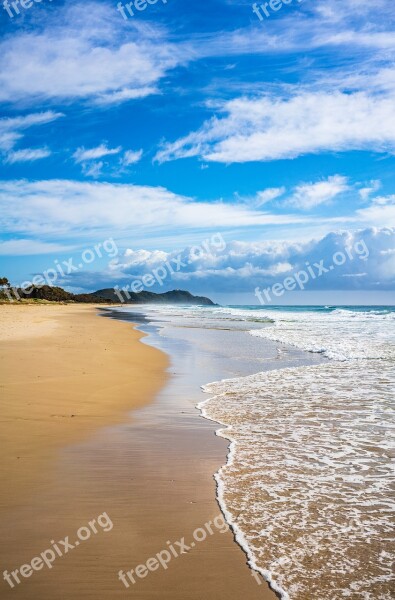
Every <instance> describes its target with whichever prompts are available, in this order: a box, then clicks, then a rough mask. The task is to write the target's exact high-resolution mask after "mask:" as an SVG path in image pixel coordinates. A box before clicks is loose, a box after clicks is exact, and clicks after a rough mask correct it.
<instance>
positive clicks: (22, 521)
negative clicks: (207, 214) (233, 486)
mask: <svg viewBox="0 0 395 600" xmlns="http://www.w3.org/2000/svg"><path fill="white" fill-rule="evenodd" d="M20 310H22V311H23V313H26V315H27V320H25V321H24V322H21V323H20V327H19V333H18V332H17V331H16V330H14V332H13V335H14V336H15V339H10V338H9V336H8V339H7V341H6V344H3V346H2V348H3V352H2V353H1V362H2V375H3V380H4V381H5V386H6V387H5V388H3V389H4V391H5V395H4V396H5V398H6V402H5V404H4V408H3V411H4V410H5V411H6V414H7V424H6V431H7V436H8V450H7V453H6V454H4V456H3V466H4V469H2V470H3V474H6V482H7V484H6V486H5V489H6V491H5V492H3V495H2V498H1V508H2V526H1V535H2V539H3V550H2V553H1V564H2V567H3V569H8V571H12V569H13V568H15V567H18V565H23V564H26V563H28V562H29V561H30V560H31V559H32V558H33V557H34V556H37V553H39V552H40V551H42V550H44V549H45V548H47V547H48V544H49V540H61V539H63V538H64V536H65V535H66V534H70V539H71V540H72V539H73V538H72V535H73V532H75V531H76V530H77V529H78V528H79V527H80V526H82V525H84V524H85V523H87V522H89V520H90V519H92V517H94V516H95V515H99V514H102V513H103V512H106V514H108V516H109V517H110V519H111V520H112V523H113V529H112V531H111V532H109V533H106V535H101V536H100V535H96V536H94V537H93V538H91V539H90V540H89V542H85V543H84V544H83V546H82V545H81V546H80V547H79V548H78V550H73V552H70V553H69V554H68V555H67V556H66V557H62V558H61V559H59V562H58V563H57V564H56V567H55V566H54V568H51V569H44V570H42V571H40V572H37V573H34V577H31V579H28V580H22V582H21V584H20V585H18V586H17V587H15V588H13V589H11V588H10V587H9V586H8V585H7V584H6V582H5V581H2V582H1V585H2V597H4V598H5V599H6V598H21V599H23V600H37V598H38V597H39V598H40V600H46V599H48V600H49V599H52V598H53V597H54V595H56V593H58V590H59V589H61V590H62V597H63V598H74V597H84V598H86V599H88V598H89V599H90V598H92V599H93V598H95V600H97V599H100V600H101V599H102V600H107V598H108V597H109V596H111V597H113V598H129V597H130V596H131V595H133V594H136V593H137V595H138V596H139V595H140V594H142V595H143V596H144V597H145V598H147V599H149V598H154V597H157V594H158V590H160V591H161V597H162V598H166V599H167V598H168V599H169V600H170V598H171V599H172V600H175V599H180V600H181V599H183V600H184V599H185V598H189V599H191V600H192V599H194V600H195V599H196V600H197V599H198V598H200V597H201V589H202V585H204V586H205V590H206V591H207V593H208V595H209V596H210V595H211V596H213V597H216V598H220V599H222V598H223V599H224V600H225V599H228V598H240V597H242V596H243V595H244V594H247V595H248V597H249V598H251V599H257V600H258V599H259V598H260V599H263V600H273V599H274V598H275V595H274V593H273V592H271V591H270V590H269V588H268V586H267V585H266V584H265V583H264V582H263V581H257V580H255V579H254V578H253V577H251V571H250V570H249V568H248V567H247V565H246V559H245V555H244V554H243V552H242V550H241V549H240V548H239V547H238V545H237V544H235V542H234V538H233V535H232V534H231V532H230V531H229V530H227V531H226V532H225V533H217V532H216V531H215V535H212V536H208V537H207V540H206V541H204V543H201V544H200V543H199V544H196V545H197V546H198V547H197V548H196V549H195V548H194V549H193V551H192V550H189V551H187V552H185V553H182V555H181V556H179V557H178V558H177V560H176V559H174V561H173V562H172V563H171V566H170V567H169V568H168V569H161V570H159V571H157V572H155V573H152V574H150V576H149V577H148V578H147V579H145V580H144V581H143V580H141V581H140V580H138V581H137V584H138V586H137V585H136V587H135V588H134V587H133V585H130V587H129V588H126V587H125V586H123V585H122V583H121V582H120V581H119V579H118V572H119V570H120V569H123V570H124V571H126V570H128V569H132V568H134V567H136V566H137V565H139V564H141V563H144V561H145V560H146V559H147V558H149V557H151V556H155V555H156V553H158V552H160V551H161V550H162V549H163V548H167V547H168V544H169V542H170V541H173V542H174V541H175V540H180V539H183V538H184V537H185V539H186V540H187V541H188V539H189V540H190V539H191V534H192V532H193V531H194V530H197V529H198V528H202V526H203V525H204V524H206V523H207V522H209V521H210V522H213V521H214V520H215V519H216V518H217V516H218V514H219V513H220V510H219V507H218V504H217V502H216V499H215V483H214V480H213V473H214V472H215V471H216V470H217V469H218V468H219V466H220V465H221V464H222V463H223V460H224V457H225V455H226V443H225V441H224V440H219V438H217V437H216V436H214V429H215V428H214V426H213V424H210V423H209V422H208V421H206V420H203V419H201V417H200V416H199V415H198V413H197V411H196V409H195V404H196V403H195V401H194V399H193V398H188V397H187V396H186V395H184V392H186V393H187V390H186V389H184V387H183V386H184V383H182V382H181V385H180V381H179V380H178V379H179V377H180V375H179V372H178V374H175V376H174V377H172V378H170V380H169V379H166V375H165V369H166V368H167V367H168V365H169V358H168V357H167V356H166V354H164V353H163V352H160V351H159V350H158V349H156V348H153V347H152V346H151V345H148V344H146V343H141V339H142V337H143V335H144V334H142V333H141V332H139V331H136V330H134V329H132V327H131V325H130V323H126V322H122V321H119V322H118V324H117V323H115V322H114V321H115V319H106V318H101V319H100V318H98V316H97V310H96V308H94V307H86V306H84V307H75V306H49V307H48V306H47V305H46V306H36V307H34V306H26V307H12V308H11V307H10V308H8V309H7V311H6V312H10V311H13V313H11V315H12V314H13V315H14V320H15V314H16V313H17V311H20ZM23 313H22V312H20V313H19V312H18V314H19V317H18V319H20V320H21V321H23V318H24V317H23V316H22V314H23ZM0 314H1V313H0ZM2 314H3V315H5V312H3V313H2ZM32 315H37V317H35V318H34V319H33V321H37V322H35V323H34V327H33V328H34V329H35V334H34V335H33V334H32V335H31V336H30V337H28V335H27V333H28V331H27V327H26V325H27V323H28V322H29V323H32ZM40 322H41V325H42V327H44V329H41V331H42V332H44V331H45V334H44V333H43V335H40V334H39V333H37V331H38V330H40ZM48 322H50V323H51V326H50V327H49V328H48ZM45 324H46V325H45ZM37 328H38V330H37ZM22 332H24V333H23V335H22ZM31 332H32V330H31ZM23 336H24V337H23ZM3 338H4V334H3ZM17 338H18V339H17ZM91 352H92V354H91ZM21 365H23V368H21ZM104 367H105V368H104ZM54 372H55V373H56V375H53V373H54ZM184 378H185V381H187V380H188V381H189V373H188V371H186V372H185V374H184ZM16 379H17V381H15V380H16ZM171 380H174V382H173V383H174V385H173V387H172V385H171ZM166 381H167V385H165V386H163V384H164V383H165V382H166ZM92 386H93V389H92ZM174 386H176V387H174ZM177 386H178V387H177ZM160 388H161V391H160V393H158V392H159V389H160ZM85 395H86V396H87V397H86V398H85ZM59 396H60V398H61V399H62V402H60V401H59ZM154 396H155V400H154ZM33 400H35V401H36V403H35V404H33ZM152 400H154V401H153V402H152ZM17 401H19V404H15V403H16V402H17ZM37 403H38V404H37ZM98 406H100V412H98V410H97V407H98ZM49 409H50V410H49ZM131 409H133V412H132V415H131V418H130V416H129V415H128V411H130V410H131ZM7 411H8V412H7ZM40 411H41V412H40ZM55 411H56V412H55ZM72 414H75V415H76V416H75V417H71V415H72ZM22 415H24V416H23V417H22ZM26 415H28V417H26ZM48 415H52V416H50V417H49V416H48ZM54 415H56V417H55V416H54ZM65 415H66V416H65ZM78 415H79V416H78ZM3 425H4V419H3ZM27 449H29V453H28V456H29V460H25V461H23V459H17V458H16V456H15V455H14V454H15V452H16V451H18V452H19V453H20V454H18V456H23V455H24V454H23V452H22V450H24V452H26V451H27ZM10 457H13V461H12V462H11V461H10ZM17 461H18V462H17ZM15 465H17V470H16V468H15ZM6 467H7V469H6ZM3 489H4V488H3ZM74 535H75V534H74ZM137 587H138V589H137Z"/></svg>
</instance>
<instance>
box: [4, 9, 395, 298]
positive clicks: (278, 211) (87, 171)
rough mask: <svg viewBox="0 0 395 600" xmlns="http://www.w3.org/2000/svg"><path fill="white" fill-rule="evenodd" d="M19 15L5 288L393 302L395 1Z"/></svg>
mask: <svg viewBox="0 0 395 600" xmlns="http://www.w3.org/2000/svg"><path fill="white" fill-rule="evenodd" d="M23 3H24V5H25V6H26V7H25V8H24V7H23V6H22V5H21V4H20V3H19V2H18V3H14V4H12V2H8V3H7V2H3V0H0V52H1V56H2V60H1V66H0V220H1V235H0V276H5V277H8V279H9V280H10V281H11V282H12V283H13V284H14V285H18V286H20V285H23V284H26V286H28V284H29V283H30V282H32V281H33V280H34V278H36V280H35V281H36V282H37V284H38V283H39V282H40V281H41V280H40V279H37V278H40V277H41V278H44V280H45V282H49V283H51V284H53V285H60V286H62V287H65V288H66V289H68V290H70V291H75V292H85V291H93V290H95V289H100V288H106V287H114V286H120V288H121V289H122V288H123V287H126V288H127V289H132V290H133V291H139V290H140V288H141V289H145V290H148V291H155V292H161V291H167V290H170V289H176V288H180V289H187V290H189V291H191V292H193V293H197V294H203V295H208V296H210V297H212V298H213V299H214V300H216V301H218V302H224V303H229V304H237V303H248V304H259V303H261V304H262V303H263V302H264V303H265V304H269V303H276V304H280V303H281V304H292V303H294V302H295V303H302V304H309V303H323V304H326V303H332V304H333V303H337V304H347V303H351V304H356V303H358V304H367V303H369V304H381V303H387V304H395V168H394V167H395V63H394V60H395V34H394V33H395V32H394V25H395V4H394V2H393V0H374V1H373V0H372V1H371V2H369V0H303V1H302V2H300V1H299V0H290V1H289V2H288V3H285V2H281V0H271V2H269V3H265V2H262V3H260V2H258V3H256V4H253V3H252V2H250V1H249V0H205V1H204V2H199V1H198V0H194V1H193V0H167V1H166V0H157V1H156V2H155V0H151V2H150V3H148V2H146V0H135V1H134V2H132V3H127V2H120V3H117V2H114V1H112V0H101V1H95V2H91V1H89V0H88V1H84V2H82V1H81V0H79V1H74V0H70V1H62V0H41V2H38V1H37V0H31V1H30V0H24V2H23ZM126 5H128V6H129V10H128V8H127V6H126ZM309 267H310V269H311V270H310V271H309ZM301 271H303V272H304V273H306V275H299V276H298V275H297V274H298V273H299V274H300V272H301ZM54 273H55V274H54ZM144 276H145V279H143V278H144ZM290 277H291V278H294V279H295V277H296V286H294V285H293V284H291V283H290V281H288V282H286V280H287V278H290ZM306 277H307V280H306V282H304V279H306ZM133 285H134V286H135V287H134V288H132V287H131V286H133ZM276 285H277V288H274V286H276ZM139 286H140V287H139ZM278 286H280V287H278ZM273 288H274V289H275V290H277V291H276V292H274V291H273ZM265 289H266V290H267V293H266V294H264V293H263V292H262V290H265ZM257 290H258V293H257ZM259 290H260V291H261V292H260V296H259ZM269 290H270V291H269ZM269 296H270V300H269V299H268V297H269ZM262 298H263V302H262Z"/></svg>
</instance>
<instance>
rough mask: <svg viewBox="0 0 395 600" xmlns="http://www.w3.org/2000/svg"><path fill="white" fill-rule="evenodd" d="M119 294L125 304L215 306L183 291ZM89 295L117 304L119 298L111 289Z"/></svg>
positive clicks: (200, 297)
mask: <svg viewBox="0 0 395 600" xmlns="http://www.w3.org/2000/svg"><path fill="white" fill-rule="evenodd" d="M120 293H121V296H122V298H123V299H124V301H125V304H196V305H203V306H215V304H214V302H213V301H212V300H210V298H205V297H204V296H193V294H191V293H190V292H186V291H185V290H173V291H171V292H164V293H163V294H154V293H153V292H139V293H134V292H128V294H127V295H126V294H125V292H122V291H121V290H120ZM91 295H92V296H94V297H95V298H100V299H105V300H109V301H110V302H116V303H118V304H119V296H117V295H116V293H115V292H114V290H113V288H107V289H105V290H98V291H97V292H93V294H91Z"/></svg>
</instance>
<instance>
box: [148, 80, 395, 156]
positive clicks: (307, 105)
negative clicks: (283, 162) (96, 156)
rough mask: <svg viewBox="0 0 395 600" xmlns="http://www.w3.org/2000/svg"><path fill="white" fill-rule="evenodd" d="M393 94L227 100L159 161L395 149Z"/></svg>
mask: <svg viewBox="0 0 395 600" xmlns="http://www.w3.org/2000/svg"><path fill="white" fill-rule="evenodd" d="M394 103H395V95H394V96H384V97H381V96H380V97H373V96H369V95H368V94H366V93H363V92H356V93H354V94H344V93H339V92H335V93H332V94H327V93H325V94H323V93H300V94H297V95H295V96H293V97H291V98H288V99H279V98H277V97H270V96H263V97H261V98H258V99H255V98H254V99H250V98H239V99H237V100H232V101H230V102H226V103H225V104H224V105H223V106H222V108H221V112H222V113H224V114H225V116H224V117H222V118H218V117H215V118H213V119H211V120H209V121H207V122H206V123H204V125H203V126H202V127H201V129H199V130H198V131H196V132H194V133H191V134H189V135H188V136H186V137H184V138H180V139H179V140H177V141H176V142H173V143H168V144H166V145H165V146H164V148H163V149H162V150H160V151H159V152H158V153H157V155H156V159H157V160H158V161H159V162H165V161H169V160H174V159H179V158H186V157H190V156H199V157H201V158H203V159H204V160H206V161H216V162H223V163H234V162H248V161H271V160H276V159H284V158H295V157H297V156H302V155H305V154H311V153H320V152H328V151H332V152H334V151H336V152H339V151H349V150H371V151H375V152H394V151H395V119H394V112H393V107H394Z"/></svg>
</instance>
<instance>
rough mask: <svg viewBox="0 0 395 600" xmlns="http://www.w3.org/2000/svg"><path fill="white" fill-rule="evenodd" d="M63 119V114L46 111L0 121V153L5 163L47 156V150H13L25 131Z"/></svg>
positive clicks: (48, 152)
mask: <svg viewBox="0 0 395 600" xmlns="http://www.w3.org/2000/svg"><path fill="white" fill-rule="evenodd" d="M61 117H64V114H63V113H60V112H54V111H52V110H47V111H44V112H39V113H32V114H27V115H23V116H18V117H10V118H3V119H0V153H3V157H4V159H5V160H6V161H7V162H10V163H14V162H23V161H26V160H27V161H29V160H37V159H39V158H45V156H49V154H50V151H49V150H48V149H44V148H40V149H36V150H34V149H31V148H26V149H21V150H16V151H14V150H13V148H14V147H15V146H16V144H17V143H18V142H19V141H21V139H22V138H23V136H24V132H25V130H26V129H29V128H30V127H33V126H38V125H46V124H48V123H51V122H52V121H56V120H57V119H59V118H61Z"/></svg>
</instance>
